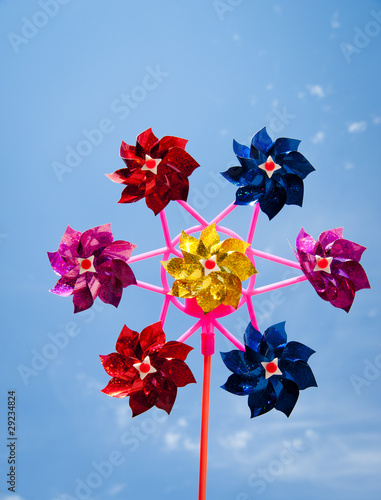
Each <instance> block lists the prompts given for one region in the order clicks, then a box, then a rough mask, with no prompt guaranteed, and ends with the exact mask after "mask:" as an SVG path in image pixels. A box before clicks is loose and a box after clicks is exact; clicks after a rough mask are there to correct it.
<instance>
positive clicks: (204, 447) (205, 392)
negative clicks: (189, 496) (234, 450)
mask: <svg viewBox="0 0 381 500" xmlns="http://www.w3.org/2000/svg"><path fill="white" fill-rule="evenodd" d="M211 362H212V356H211V355H209V356H207V355H205V356H204V375H203V383H202V407H201V438H200V476H199V488H198V499H199V500H205V499H206V474H207V462H208V429H209V399H210V398H209V396H210V371H211V370H210V369H211V364H212V363H211Z"/></svg>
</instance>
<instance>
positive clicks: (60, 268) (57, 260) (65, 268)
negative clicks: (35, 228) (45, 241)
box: [47, 252, 73, 276]
mask: <svg viewBox="0 0 381 500" xmlns="http://www.w3.org/2000/svg"><path fill="white" fill-rule="evenodd" d="M47 254H48V258H49V262H50V265H51V266H52V268H53V271H54V272H55V273H56V274H59V275H60V276H64V275H65V274H67V273H69V272H70V271H71V270H72V269H73V266H72V265H68V264H67V263H66V262H65V261H64V259H63V258H62V257H61V255H60V253H59V252H47Z"/></svg>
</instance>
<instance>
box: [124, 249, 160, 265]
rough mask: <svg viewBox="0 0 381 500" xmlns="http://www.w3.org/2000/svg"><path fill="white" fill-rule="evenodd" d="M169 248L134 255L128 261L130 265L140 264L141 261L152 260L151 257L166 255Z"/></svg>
mask: <svg viewBox="0 0 381 500" xmlns="http://www.w3.org/2000/svg"><path fill="white" fill-rule="evenodd" d="M167 250H168V248H166V247H163V248H158V249H157V250H151V251H150V252H145V253H140V254H138V255H134V256H132V257H130V258H129V259H128V263H129V264H132V263H134V262H139V261H140V260H144V259H150V258H151V257H157V256H158V255H161V254H164V253H165V252H166V251H167Z"/></svg>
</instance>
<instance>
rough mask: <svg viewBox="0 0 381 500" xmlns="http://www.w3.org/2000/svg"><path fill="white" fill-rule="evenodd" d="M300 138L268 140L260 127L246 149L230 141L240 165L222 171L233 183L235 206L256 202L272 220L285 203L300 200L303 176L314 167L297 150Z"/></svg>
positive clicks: (292, 203)
mask: <svg viewBox="0 0 381 500" xmlns="http://www.w3.org/2000/svg"><path fill="white" fill-rule="evenodd" d="M299 144H300V141H299V140H296V139H287V138H286V137H281V138H279V139H277V140H276V141H275V142H273V141H272V140H271V138H270V137H269V135H268V134H267V132H266V127H263V128H262V129H261V130H260V131H259V132H257V133H256V134H255V135H254V136H253V138H252V140H251V147H250V148H248V147H247V146H244V145H242V144H239V143H238V142H236V141H234V140H233V150H234V153H235V154H236V156H237V158H238V160H239V162H240V164H241V166H240V167H232V168H229V169H228V170H227V171H226V172H221V174H222V175H223V176H224V177H225V178H226V179H227V180H228V181H230V182H232V183H233V184H235V185H236V186H240V187H239V189H238V190H237V192H236V201H235V204H236V205H249V204H252V203H253V202H256V201H258V202H259V205H260V207H261V210H262V211H263V212H265V214H266V215H267V216H268V217H269V219H272V218H273V217H275V215H276V214H277V213H278V212H279V211H280V210H281V209H282V208H283V207H284V205H285V204H286V205H299V206H300V207H301V206H302V202H303V191H304V186H303V179H304V178H305V177H307V175H308V174H310V173H311V172H313V171H314V170H315V169H314V167H313V166H312V165H311V164H310V162H309V161H308V160H307V159H306V158H305V157H304V156H303V155H302V154H301V153H299V151H297V149H298V146H299Z"/></svg>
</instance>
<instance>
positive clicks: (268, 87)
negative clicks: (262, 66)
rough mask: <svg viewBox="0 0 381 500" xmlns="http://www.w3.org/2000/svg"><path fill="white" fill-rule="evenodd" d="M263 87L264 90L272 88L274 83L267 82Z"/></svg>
mask: <svg viewBox="0 0 381 500" xmlns="http://www.w3.org/2000/svg"><path fill="white" fill-rule="evenodd" d="M265 88H266V90H272V89H273V88H274V84H273V83H268V84H267V85H266V87H265Z"/></svg>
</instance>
